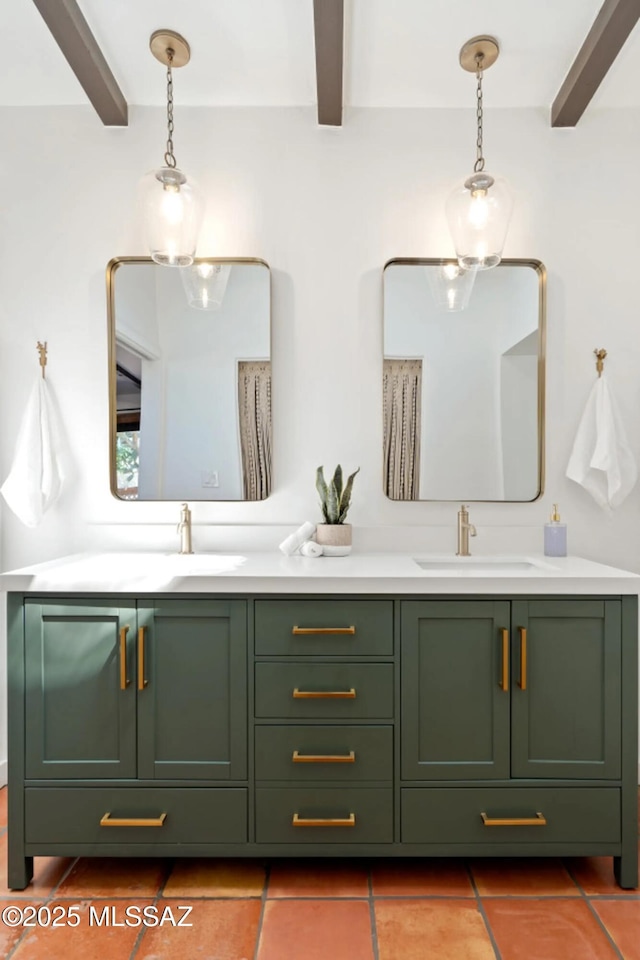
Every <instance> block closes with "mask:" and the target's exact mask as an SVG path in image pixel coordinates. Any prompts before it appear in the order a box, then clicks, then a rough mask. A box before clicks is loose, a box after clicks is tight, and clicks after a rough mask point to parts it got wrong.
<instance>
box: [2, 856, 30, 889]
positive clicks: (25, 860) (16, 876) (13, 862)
mask: <svg viewBox="0 0 640 960" xmlns="http://www.w3.org/2000/svg"><path fill="white" fill-rule="evenodd" d="M32 879H33V857H22V856H18V855H16V854H12V853H11V850H9V860H8V864H7V886H8V887H9V889H10V890H24V888H25V887H28V886H29V884H30V883H31V880H32Z"/></svg>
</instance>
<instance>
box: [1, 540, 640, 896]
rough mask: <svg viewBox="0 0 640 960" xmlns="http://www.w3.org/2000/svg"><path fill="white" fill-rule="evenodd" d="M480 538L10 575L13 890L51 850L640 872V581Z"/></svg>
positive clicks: (113, 559) (103, 563)
mask: <svg viewBox="0 0 640 960" xmlns="http://www.w3.org/2000/svg"><path fill="white" fill-rule="evenodd" d="M466 559H467V558H462V559H460V560H455V559H453V558H433V557H431V558H430V557H422V558H418V560H416V559H414V558H410V557H406V556H399V555H398V556H394V555H384V556H383V555H380V556H374V555H371V556H365V555H362V556H358V555H353V556H351V557H345V558H339V559H329V560H326V559H325V560H320V561H316V560H307V559H304V558H301V557H280V556H276V555H267V554H247V555H245V556H242V557H240V556H238V557H230V556H217V555H215V554H211V555H199V556H198V555H197V556H193V557H178V556H169V555H166V556H163V555H159V554H148V555H140V554H120V555H114V556H109V555H102V556H92V557H80V558H68V559H66V560H62V561H58V562H55V563H49V564H41V565H39V566H37V567H33V568H28V569H25V570H23V571H15V572H13V573H10V574H5V575H4V576H3V577H2V587H3V589H4V590H7V591H8V593H9V596H8V620H9V623H8V626H9V632H8V669H9V698H10V702H9V886H10V887H11V888H12V889H23V888H24V887H25V886H26V885H27V884H28V883H29V880H30V878H31V875H32V864H33V857H34V856H40V855H45V856H47V855H65V856H75V855H79V856H211V857H215V856H225V857H229V856H251V857H259V856H264V857H271V856H278V857H282V856H295V857H300V856H306V857H309V856H376V857H381V856H516V855H518V856H530V855H538V856H570V855H571V856H612V857H613V858H614V861H613V862H614V869H615V874H616V878H617V880H618V883H619V884H620V886H622V887H625V888H632V887H635V886H636V885H637V879H638V877H637V870H638V846H637V840H638V832H637V831H638V828H637V784H638V741H637V726H638V700H637V680H638V662H637V634H638V627H637V593H638V584H639V583H640V578H638V577H637V576H635V575H633V574H631V573H627V572H625V571H620V570H615V569H613V568H610V567H604V566H602V565H599V564H595V563H590V562H589V561H585V560H579V559H576V558H566V559H562V560H554V561H553V563H550V562H548V561H547V559H546V558H545V559H544V560H543V559H542V558H540V559H536V558H517V559H514V558H502V559H501V558H484V559H482V558H468V562H466V563H465V560H466Z"/></svg>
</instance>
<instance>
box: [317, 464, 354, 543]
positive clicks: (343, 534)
mask: <svg viewBox="0 0 640 960" xmlns="http://www.w3.org/2000/svg"><path fill="white" fill-rule="evenodd" d="M359 472H360V467H358V469H357V470H355V471H354V473H352V474H351V476H350V477H349V478H348V479H347V482H346V484H345V483H343V477H342V467H341V466H340V464H338V466H337V467H336V469H335V472H334V474H333V477H332V479H331V480H330V481H329V483H327V481H326V480H325V477H324V468H323V467H318V469H317V471H316V490H317V491H318V493H319V494H320V508H321V510H322V516H323V519H324V523H319V524H318V526H317V527H316V541H317V542H318V543H319V544H320V545H321V546H322V552H323V554H324V556H325V557H345V556H346V555H347V554H348V553H351V524H350V523H345V520H346V517H347V511H348V510H349V507H350V506H351V491H352V489H353V481H354V479H355V476H356V474H357V473H359Z"/></svg>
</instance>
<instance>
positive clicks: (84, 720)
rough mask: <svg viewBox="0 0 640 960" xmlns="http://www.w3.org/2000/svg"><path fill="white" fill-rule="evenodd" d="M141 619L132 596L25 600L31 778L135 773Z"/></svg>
mask: <svg viewBox="0 0 640 960" xmlns="http://www.w3.org/2000/svg"><path fill="white" fill-rule="evenodd" d="M135 625H136V607H135V603H133V602H129V603H124V602H123V603H118V604H113V605H109V604H107V603H105V602H104V601H97V600H95V601H92V600H64V601H62V600H60V601H33V602H32V601H30V600H27V601H26V602H25V606H24V680H25V692H24V697H25V702H24V716H25V773H26V776H27V777H29V778H30V779H54V780H57V779H60V778H62V777H64V778H76V777H78V778H85V777H91V778H95V777H107V778H111V777H118V778H124V777H135V775H136V695H135V688H134V686H133V685H129V687H128V688H127V687H125V689H122V688H123V686H124V679H123V678H124V677H125V676H127V677H128V676H132V674H133V670H134V665H135V661H134V647H133V642H134V635H135Z"/></svg>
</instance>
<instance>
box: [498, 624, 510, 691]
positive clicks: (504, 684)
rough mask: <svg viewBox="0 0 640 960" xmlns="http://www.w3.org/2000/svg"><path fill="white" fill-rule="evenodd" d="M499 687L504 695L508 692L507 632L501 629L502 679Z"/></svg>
mask: <svg viewBox="0 0 640 960" xmlns="http://www.w3.org/2000/svg"><path fill="white" fill-rule="evenodd" d="M500 686H501V687H502V689H503V690H504V692H505V693H507V692H508V690H509V631H508V630H506V629H505V628H503V629H502V679H501V680H500Z"/></svg>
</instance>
